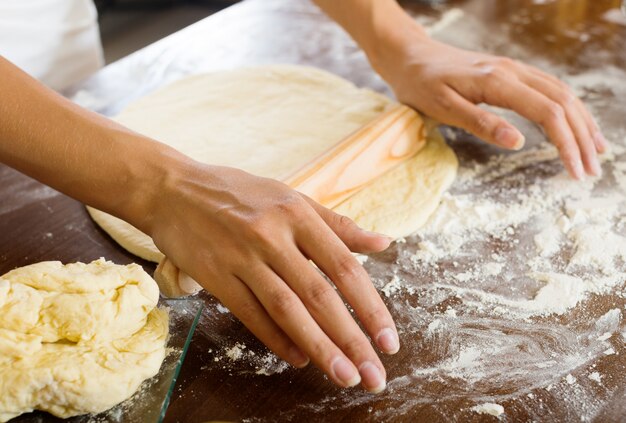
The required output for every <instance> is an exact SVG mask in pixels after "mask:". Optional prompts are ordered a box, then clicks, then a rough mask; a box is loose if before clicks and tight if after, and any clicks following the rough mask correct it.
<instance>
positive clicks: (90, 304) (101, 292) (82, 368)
mask: <svg viewBox="0 0 626 423" xmlns="http://www.w3.org/2000/svg"><path fill="white" fill-rule="evenodd" d="M157 300H158V287H157V285H156V283H155V282H154V280H152V278H150V276H149V275H148V274H147V273H145V272H144V271H143V269H142V268H141V267H140V266H138V265H135V264H131V265H128V266H120V265H115V264H113V263H110V262H107V261H104V260H103V259H100V260H97V261H94V262H92V263H89V264H84V263H72V264H68V265H65V266H64V265H62V264H61V263H59V262H42V263H37V264H33V265H30V266H25V267H22V268H19V269H15V270H13V271H11V272H9V273H7V274H5V275H3V276H1V277H0V393H2V395H0V422H3V421H7V420H9V419H11V418H13V417H15V416H18V415H20V414H22V413H26V412H30V411H33V410H35V409H38V410H43V411H48V412H50V413H52V414H54V415H56V416H59V417H63V418H66V417H71V416H75V415H80V414H86V413H99V412H102V411H105V410H107V409H109V408H111V407H113V406H115V405H116V404H118V403H120V402H122V401H124V400H125V399H127V398H129V397H130V396H131V395H132V394H133V393H134V392H135V391H136V390H137V389H138V388H139V386H140V384H141V383H142V382H143V381H144V380H146V379H148V378H150V377H152V376H154V375H155V374H156V373H157V372H158V371H159V368H160V367H161V363H162V362H163V359H164V358H165V344H166V340H167V335H168V324H169V322H168V315H167V313H166V312H165V311H163V310H160V309H158V308H156V303H157ZM20 315H21V316H22V317H23V318H20Z"/></svg>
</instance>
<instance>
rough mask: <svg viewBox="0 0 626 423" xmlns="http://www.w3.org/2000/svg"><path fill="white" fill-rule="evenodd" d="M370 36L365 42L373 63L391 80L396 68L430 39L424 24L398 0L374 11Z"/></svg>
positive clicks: (364, 47)
mask: <svg viewBox="0 0 626 423" xmlns="http://www.w3.org/2000/svg"><path fill="white" fill-rule="evenodd" d="M370 34H371V35H370V39H369V40H368V42H367V43H364V45H362V48H363V50H364V51H365V53H366V54H367V57H368V59H369V61H370V64H371V65H372V67H373V68H374V69H375V70H376V71H377V72H378V73H379V74H380V75H381V76H382V77H383V78H384V79H385V80H387V81H388V82H391V81H389V79H388V78H389V77H390V76H389V74H390V72H391V71H392V70H393V69H396V68H398V67H399V66H400V67H402V65H403V63H404V61H405V60H406V58H407V57H409V56H410V55H411V51H412V50H414V49H415V48H416V47H417V46H419V45H420V44H423V43H426V42H428V41H429V40H430V38H429V36H428V34H427V33H426V31H425V30H424V28H423V27H422V26H421V25H419V24H418V23H417V22H416V21H415V20H414V19H413V18H412V17H411V16H409V15H408V14H407V13H406V12H405V11H404V10H403V9H402V8H401V7H400V6H399V5H398V4H397V3H396V2H395V1H394V2H392V3H390V4H387V5H385V7H384V8H383V4H382V3H381V6H380V10H375V11H374V13H373V15H372V30H371V31H370Z"/></svg>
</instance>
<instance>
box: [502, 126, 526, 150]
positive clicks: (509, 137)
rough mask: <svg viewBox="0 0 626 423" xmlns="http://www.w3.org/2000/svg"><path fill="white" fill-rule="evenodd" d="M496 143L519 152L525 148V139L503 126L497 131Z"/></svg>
mask: <svg viewBox="0 0 626 423" xmlns="http://www.w3.org/2000/svg"><path fill="white" fill-rule="evenodd" d="M496 142H497V143H498V145H500V146H502V147H506V148H511V149H514V150H519V149H520V148H522V147H523V146H524V137H523V136H522V135H521V134H520V133H519V132H517V131H516V130H514V129H512V128H509V127H506V126H501V127H500V128H498V129H497V130H496Z"/></svg>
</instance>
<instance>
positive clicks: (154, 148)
mask: <svg viewBox="0 0 626 423" xmlns="http://www.w3.org/2000/svg"><path fill="white" fill-rule="evenodd" d="M133 135H134V136H133V138H134V139H128V135H127V134H125V142H126V143H128V144H131V145H132V146H133V148H132V149H131V150H129V151H128V156H126V157H125V159H124V162H125V166H124V167H125V169H126V175H127V176H126V178H125V180H126V181H127V183H126V184H125V186H122V187H121V190H120V191H121V192H120V195H119V197H118V199H119V200H118V201H117V202H115V204H114V206H113V210H112V213H113V214H114V215H116V216H117V217H119V218H121V219H123V220H125V221H127V222H129V223H130V224H132V225H133V226H135V227H136V228H138V229H139V230H141V231H142V232H144V233H146V234H149V235H151V234H152V232H153V228H154V222H155V216H156V215H157V212H158V210H159V209H161V208H163V198H170V199H171V196H170V195H169V194H168V191H171V189H172V187H174V186H175V185H176V182H175V181H176V180H180V179H181V175H182V174H183V172H184V169H186V168H188V167H189V163H190V162H193V160H192V159H190V158H189V157H187V156H185V155H184V154H182V153H180V152H178V151H176V150H175V149H173V148H171V147H169V146H167V145H165V144H162V143H160V142H156V141H154V140H151V139H149V138H146V137H144V136H142V135H138V134H133ZM167 206H168V207H170V206H171V204H170V205H167Z"/></svg>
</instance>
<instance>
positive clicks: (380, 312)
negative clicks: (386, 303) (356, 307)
mask: <svg viewBox="0 0 626 423" xmlns="http://www.w3.org/2000/svg"><path fill="white" fill-rule="evenodd" d="M387 316H388V312H387V310H386V309H384V308H382V307H374V308H373V309H371V310H367V312H366V313H364V315H363V316H362V317H361V320H362V321H363V323H364V324H365V325H369V324H374V323H375V322H384V321H387Z"/></svg>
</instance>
